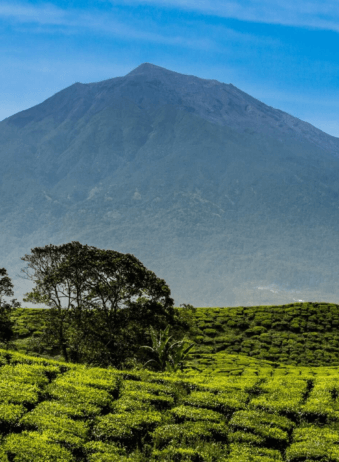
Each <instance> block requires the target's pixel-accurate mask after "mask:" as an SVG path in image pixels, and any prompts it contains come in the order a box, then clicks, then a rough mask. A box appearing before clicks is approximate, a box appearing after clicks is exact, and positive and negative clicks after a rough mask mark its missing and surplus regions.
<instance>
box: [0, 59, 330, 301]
mask: <svg viewBox="0 0 339 462" xmlns="http://www.w3.org/2000/svg"><path fill="white" fill-rule="evenodd" d="M338 154H339V139H338V138H335V137H332V136H330V135H327V134H326V133H324V132H322V131H321V130H318V129H317V128H315V127H313V126H312V125H310V124H308V123H306V122H303V121H301V120H299V119H297V118H295V117H292V116H291V115H289V114H286V113H284V112H282V111H280V110H277V109H273V108H271V107H268V106H266V105H265V104H264V103H262V102H260V101H258V100H256V99H255V98H253V97H251V96H249V95H247V94H246V93H244V92H242V91H241V90H239V89H238V88H236V87H235V86H233V85H227V84H223V83H220V82H217V81H215V80H203V79H200V78H197V77H194V76H187V75H181V74H178V73H175V72H172V71H169V70H166V69H163V68H160V67H158V66H154V65H152V64H142V65H141V66H139V67H138V68H136V69H135V70H134V71H132V72H130V73H129V74H127V75H126V76H125V77H118V78H114V79H109V80H106V81H103V82H98V83H92V84H81V83H76V84H74V85H72V86H70V87H68V88H66V89H64V90H62V91H60V92H59V93H57V94H56V95H54V96H52V97H51V98H49V99H47V100H46V101H44V102H43V103H41V104H39V105H37V106H35V107H33V108H31V109H28V110H26V111H23V112H20V113H18V114H15V115H14V116H12V117H9V118H7V119H5V120H4V121H2V122H1V123H0V165H1V170H0V188H1V189H0V192H1V201H0V213H1V235H0V267H5V268H7V270H8V272H9V275H10V277H11V278H12V280H13V282H14V284H15V296H16V297H17V298H18V299H19V300H20V299H21V296H22V294H23V293H24V292H26V291H28V290H30V289H31V288H32V284H31V283H30V282H27V281H23V280H22V279H20V278H19V277H18V275H19V274H20V269H21V268H23V267H24V262H22V261H21V260H20V257H22V256H24V254H26V253H30V249H31V248H32V247H36V246H44V245H46V244H50V243H53V244H55V245H57V244H61V243H64V242H71V241H74V240H77V241H80V242H81V243H83V244H89V245H95V246H97V247H100V248H105V249H114V250H117V251H120V252H128V253H133V254H135V255H136V257H138V258H139V259H140V260H141V261H142V262H143V263H144V264H145V265H146V266H147V267H148V268H150V269H152V270H153V271H154V272H155V273H156V274H157V275H158V276H160V277H163V278H164V279H165V280H166V282H167V283H168V284H169V285H170V287H171V290H172V294H173V296H174V298H175V301H176V303H177V304H179V303H184V302H185V303H193V304H195V305H197V306H216V305H220V306H226V305H228V306H231V305H251V304H277V303H283V302H291V301H293V300H299V299H302V300H314V301H315V300H324V301H325V300H326V301H328V302H337V301H338V296H339V288H338V283H337V282H338V274H339V252H338V248H339V247H338V244H339V209H338V207H339V202H338V197H339V184H338V178H339V156H338Z"/></svg>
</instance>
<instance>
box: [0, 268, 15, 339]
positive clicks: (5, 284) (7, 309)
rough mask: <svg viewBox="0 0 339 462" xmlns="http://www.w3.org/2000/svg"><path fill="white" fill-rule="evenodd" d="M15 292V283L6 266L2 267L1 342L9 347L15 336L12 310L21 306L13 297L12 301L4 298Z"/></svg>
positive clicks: (0, 298)
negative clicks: (8, 274)
mask: <svg viewBox="0 0 339 462" xmlns="http://www.w3.org/2000/svg"><path fill="white" fill-rule="evenodd" d="M11 295H14V294H13V284H12V282H11V280H10V278H9V277H8V276H7V271H6V269H5V268H0V343H3V344H4V345H5V346H6V347H7V348H8V346H9V344H10V342H11V340H12V337H13V325H14V322H13V320H12V317H11V315H12V312H13V310H14V309H15V308H17V307H19V306H20V305H19V303H18V302H17V301H16V300H15V299H13V300H12V301H11V302H10V303H8V302H6V301H5V300H3V297H4V296H6V297H9V296H11Z"/></svg>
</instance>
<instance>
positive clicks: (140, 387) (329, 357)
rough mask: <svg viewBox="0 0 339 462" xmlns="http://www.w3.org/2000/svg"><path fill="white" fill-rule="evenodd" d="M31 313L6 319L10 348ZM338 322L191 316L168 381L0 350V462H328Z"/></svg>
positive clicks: (325, 312)
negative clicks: (191, 345) (192, 345)
mask: <svg viewBox="0 0 339 462" xmlns="http://www.w3.org/2000/svg"><path fill="white" fill-rule="evenodd" d="M39 312H40V315H39ZM41 313H42V312H41V311H40V310H23V309H21V310H17V312H16V314H15V315H16V317H17V320H16V326H15V329H16V334H17V340H16V342H17V343H16V348H18V349H22V350H23V351H24V350H27V349H29V348H33V347H34V342H38V339H39V332H40V330H39V329H42V327H43V316H41ZM338 320H339V306H337V305H331V304H294V305H286V306H284V307H281V306H279V307H251V308H243V307H238V308H198V309H197V311H196V313H195V327H194V328H193V329H192V332H191V333H190V335H191V338H194V339H195V340H196V342H197V347H196V350H195V352H194V353H193V354H192V355H191V358H190V359H189V361H187V363H186V368H185V370H184V372H179V373H175V374H168V373H155V372H150V371H147V370H140V371H121V370H116V369H112V368H109V369H100V368H90V367H86V366H83V365H75V364H70V363H64V362H61V361H55V360H51V359H47V358H43V357H36V356H35V357H34V356H28V355H25V354H22V353H18V352H14V351H6V350H0V435H1V437H0V438H1V440H0V462H33V461H37V462H54V461H58V462H59V461H60V462H62V461H67V462H68V461H74V462H78V461H79V462H115V461H121V462H124V461H128V462H132V461H136V462H146V461H147V462H148V461H151V462H156V461H168V462H170V461H174V462H175V461H193V462H204V461H206V462H214V461H221V462H276V461H287V462H302V461H305V462H315V461H318V462H319V461H321V462H332V461H338V462H339V355H338V352H339V346H338V342H339V331H337V330H336V329H338V325H337V322H338ZM30 342H31V343H30ZM34 348H37V346H35V347H34ZM50 353H51V354H52V352H50Z"/></svg>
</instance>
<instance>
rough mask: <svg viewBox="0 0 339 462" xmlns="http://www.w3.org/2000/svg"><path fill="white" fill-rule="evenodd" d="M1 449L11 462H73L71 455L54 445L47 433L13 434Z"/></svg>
mask: <svg viewBox="0 0 339 462" xmlns="http://www.w3.org/2000/svg"><path fill="white" fill-rule="evenodd" d="M3 447H4V450H5V452H6V453H7V454H8V456H9V457H10V460H13V462H33V461H34V462H73V461H74V462H75V458H74V457H73V456H72V453H71V452H70V451H69V450H67V449H65V448H63V447H62V446H60V445H59V444H57V443H55V442H54V440H53V438H52V437H51V436H50V435H49V434H48V433H42V434H41V433H38V432H22V433H20V434H15V433H13V434H11V435H9V436H8V437H7V438H6V439H5V442H4V445H3Z"/></svg>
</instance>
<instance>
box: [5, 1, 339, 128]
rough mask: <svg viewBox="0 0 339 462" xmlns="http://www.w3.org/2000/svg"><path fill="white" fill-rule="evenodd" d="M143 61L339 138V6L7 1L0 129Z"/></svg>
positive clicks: (311, 3)
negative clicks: (64, 92)
mask: <svg viewBox="0 0 339 462" xmlns="http://www.w3.org/2000/svg"><path fill="white" fill-rule="evenodd" d="M143 62H151V63H153V64H157V65H159V66H163V67H166V68H167V69H171V70H174V71H177V72H181V73H184V74H193V75H197V76H199V77H202V78H212V79H217V80H219V81H221V82H225V83H232V84H233V85H235V86H236V87H238V88H240V89H242V90H243V91H246V92H247V93H249V94H251V95H252V96H254V97H256V98H258V99H260V100H261V101H263V102H264V103H266V104H268V105H270V106H273V107H276V108H279V109H282V110H284V111H286V112H288V113H290V114H292V115H294V116H296V117H299V118H300V119H302V120H306V121H308V122H310V123H312V124H313V125H315V126H317V127H319V128H321V129H322V130H324V131H325V132H327V133H330V134H332V135H334V136H338V137H339V111H338V107H339V92H338V90H339V2H338V0H323V1H322V2H321V1H319V0H299V1H296V0H293V1H292V0H144V1H143V0H141V1H136V0H117V1H115V0H97V1H90V0H81V1H80V0H67V1H66V0H54V1H53V0H52V1H50V2H41V1H19V2H16V1H13V0H10V1H6V0H1V3H0V66H1V72H0V88H1V92H0V120H2V119H4V118H5V117H8V116H10V115H12V114H14V113H16V112H18V111H20V110H23V109H27V108H29V107H31V106H33V105H35V104H38V103H40V102H42V101H43V100H44V99H46V98H48V97H49V96H51V95H52V94H54V93H56V92H57V91H59V90H61V89H63V88H65V87H67V86H69V85H72V84H73V83H74V82H83V83H87V82H95V81H100V80H104V79H108V78H112V77H117V76H121V75H125V74H126V73H128V72H129V71H131V70H132V69H134V68H135V67H137V66H138V65H139V64H141V63H143Z"/></svg>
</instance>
